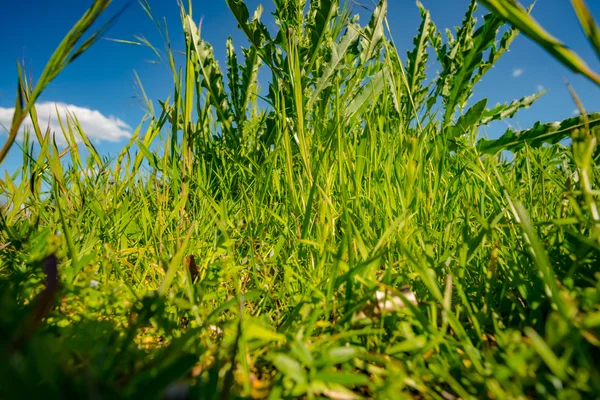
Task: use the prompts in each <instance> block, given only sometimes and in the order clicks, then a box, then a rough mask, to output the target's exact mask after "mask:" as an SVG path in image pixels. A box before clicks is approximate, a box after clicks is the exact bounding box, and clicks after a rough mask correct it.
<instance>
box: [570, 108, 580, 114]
mask: <svg viewBox="0 0 600 400" xmlns="http://www.w3.org/2000/svg"><path fill="white" fill-rule="evenodd" d="M571 115H581V113H580V112H579V109H577V108H576V109H574V110H573V111H572V112H571Z"/></svg>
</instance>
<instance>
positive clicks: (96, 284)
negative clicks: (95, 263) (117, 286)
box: [90, 279, 100, 289]
mask: <svg viewBox="0 0 600 400" xmlns="http://www.w3.org/2000/svg"><path fill="white" fill-rule="evenodd" d="M99 284H100V282H98V281H97V280H95V279H92V280H91V281H90V287H93V288H94V289H95V288H97V287H98V285H99Z"/></svg>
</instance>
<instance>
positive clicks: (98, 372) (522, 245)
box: [0, 0, 600, 399]
mask: <svg viewBox="0 0 600 400" xmlns="http://www.w3.org/2000/svg"><path fill="white" fill-rule="evenodd" d="M485 3H486V4H488V5H489V6H490V7H493V5H494V3H496V2H492V1H486V2H485ZM508 3H511V4H512V2H508ZM508 3H506V4H508ZM576 3H577V4H578V5H579V8H578V10H579V12H580V14H579V15H586V14H585V7H581V5H582V4H583V3H582V2H580V1H578V2H576ZM227 4H228V5H229V7H230V9H231V11H232V18H235V19H236V20H237V22H238V23H239V25H240V29H242V30H243V32H244V33H245V34H246V35H247V37H248V39H249V42H250V47H249V48H247V49H243V51H242V53H236V51H235V47H234V44H233V43H231V41H229V42H228V43H227V54H228V58H227V60H226V61H227V63H226V70H225V71H221V70H220V69H219V66H218V63H217V62H216V60H215V59H214V57H213V53H212V47H211V46H210V44H208V43H206V42H204V41H202V40H201V37H202V35H201V31H200V30H199V28H198V26H197V22H196V21H197V18H196V19H192V17H191V4H187V6H185V7H184V6H183V5H182V6H181V7H182V9H181V11H182V21H181V22H182V26H183V28H184V32H185V35H186V49H185V51H184V54H183V55H180V54H179V53H177V52H176V51H175V50H173V49H172V47H171V45H170V39H169V37H168V35H167V30H166V27H164V26H162V25H161V24H160V23H159V22H157V26H158V27H159V29H161V32H162V33H163V37H164V39H165V43H164V50H162V49H160V48H158V47H154V45H153V44H151V43H148V42H145V41H141V42H140V43H141V44H143V45H146V46H148V47H149V48H150V50H151V51H154V52H155V53H156V55H157V56H159V57H160V58H161V60H162V61H163V62H165V63H166V64H167V65H168V66H169V67H170V68H171V70H172V75H173V85H174V86H173V92H172V93H171V94H170V96H169V97H168V98H167V99H166V100H163V101H161V103H160V104H161V105H162V109H161V110H158V112H157V113H155V112H154V111H153V109H152V107H151V106H149V107H148V114H147V116H146V118H145V119H144V121H142V122H141V123H140V125H139V126H138V127H137V129H136V130H135V133H134V136H133V138H132V140H131V141H130V142H129V143H128V144H127V145H126V146H124V148H123V150H122V152H121V153H120V154H119V155H118V156H117V157H116V158H115V159H108V158H106V157H102V156H100V155H99V154H98V153H97V152H96V150H95V149H94V147H93V145H92V144H91V142H89V141H88V140H87V138H86V136H85V133H84V132H82V131H81V129H80V127H79V125H78V122H77V120H76V118H75V117H74V116H72V115H62V116H61V117H62V118H63V120H62V129H63V133H62V134H64V136H65V137H66V139H67V142H68V145H67V146H66V147H64V148H58V147H57V145H56V144H55V141H54V139H53V135H54V132H48V131H43V130H42V128H41V127H40V126H39V125H37V124H35V125H34V127H33V129H32V131H27V132H26V135H25V137H24V141H23V143H22V144H20V143H19V147H20V148H21V149H19V148H18V147H16V146H13V145H14V144H15V143H17V142H15V138H16V133H17V132H18V129H19V127H20V124H21V122H22V121H23V120H24V118H25V117H26V115H27V114H30V115H31V116H32V119H33V120H34V121H37V118H36V115H35V105H34V102H35V99H36V98H37V96H39V94H40V93H41V91H42V90H43V88H44V87H45V86H46V85H47V84H48V83H50V81H51V80H52V78H53V77H54V76H56V74H57V73H58V72H60V69H62V68H63V67H64V66H66V64H68V62H70V61H71V59H72V58H74V57H71V58H70V56H69V54H78V53H77V49H76V43H77V42H78V40H79V39H80V38H81V37H82V35H83V34H84V33H85V31H86V30H87V29H88V28H89V26H90V25H91V22H93V21H94V20H95V19H96V18H97V17H98V16H99V15H100V14H101V13H102V12H104V10H105V8H106V6H107V5H108V1H105V2H102V1H96V2H95V3H94V5H93V8H92V11H91V12H90V13H88V14H86V17H84V19H83V20H82V21H83V22H81V21H80V25H77V26H76V27H75V28H74V30H73V31H72V32H71V33H70V34H69V36H67V38H66V39H65V42H63V44H62V45H61V47H59V48H58V50H57V52H56V53H55V55H54V56H53V59H52V60H51V62H49V64H48V65H49V67H47V68H48V69H47V71H50V72H48V73H46V74H45V75H44V74H43V75H42V78H40V81H39V82H38V84H37V85H35V86H34V85H33V83H32V82H28V81H27V79H26V74H25V73H24V72H23V71H22V70H21V69H20V68H19V92H18V96H17V97H18V99H17V111H16V117H15V120H14V121H15V122H14V123H13V126H12V127H11V128H10V136H9V140H8V141H7V143H6V145H5V147H4V148H5V149H6V151H8V149H9V148H11V146H12V150H11V151H21V152H22V154H23V164H22V166H21V168H20V169H19V170H18V171H17V172H16V173H15V174H14V175H9V174H5V176H4V177H3V178H2V181H1V186H0V190H1V192H0V193H1V196H0V197H1V198H6V199H7V202H6V204H4V205H3V206H2V212H1V213H0V215H1V217H2V219H1V220H0V223H1V224H2V231H1V233H0V235H1V236H0V248H1V249H2V251H1V252H0V262H1V264H0V286H1V287H0V306H1V308H0V309H1V310H2V312H0V341H1V343H0V356H1V360H0V398H7V399H17V398H38V397H44V398H85V397H89V398H133V397H135V398H157V397H158V398H160V397H166V398H177V397H176V396H175V395H174V394H173V393H174V392H175V391H177V390H179V391H185V392H186V393H187V396H188V397H187V398H223V399H225V398H272V399H276V398H295V397H302V398H332V399H354V398H390V399H401V398H427V399H429V398H432V399H454V398H462V399H476V398H498V399H506V398H549V399H552V398H554V399H576V398H598V397H599V396H600V371H599V368H598V361H597V360H598V359H600V269H599V268H598V265H600V260H599V254H600V218H599V216H598V209H597V198H598V194H599V189H598V182H599V179H600V171H599V170H598V168H597V166H596V165H597V162H598V160H599V157H600V151H599V150H598V146H597V140H598V136H599V135H600V128H598V125H599V124H600V114H597V113H590V114H587V113H585V112H584V113H583V116H581V117H575V118H571V119H568V120H566V121H562V122H560V123H559V124H556V123H553V122H552V121H544V122H540V123H538V124H536V125H535V126H534V127H532V128H531V129H528V130H524V131H521V132H513V131H512V130H509V131H507V132H506V134H504V135H503V136H502V137H500V138H499V139H496V140H485V139H478V135H479V131H480V127H482V126H484V125H486V124H488V123H490V122H492V121H494V120H501V119H503V118H507V117H510V116H512V115H514V114H515V113H516V112H517V111H518V110H519V109H521V108H526V107H529V106H530V105H531V104H532V103H533V102H534V101H535V100H536V99H537V98H539V96H541V95H543V93H538V94H532V95H531V96H528V97H525V98H523V99H518V100H514V101H512V102H507V103H505V104H500V105H497V106H495V107H493V108H489V107H488V106H487V100H482V101H480V102H478V103H476V104H471V103H470V102H469V100H470V98H471V95H472V93H473V91H474V90H475V86H476V84H477V82H478V81H479V80H480V79H481V77H482V76H483V75H484V74H485V73H486V72H487V71H488V70H489V69H490V67H491V66H492V65H493V64H494V63H495V62H496V61H497V60H498V59H499V57H501V56H503V55H504V53H505V51H506V50H507V49H508V47H509V45H510V43H511V42H512V40H513V39H514V38H515V37H516V35H517V34H518V31H517V30H516V28H509V29H503V28H504V27H505V22H504V21H505V19H507V20H509V21H510V22H512V23H514V21H512V20H511V19H510V18H511V15H510V13H509V14H506V13H502V12H500V11H497V10H496V12H498V13H497V14H489V15H487V16H486V17H485V19H484V21H483V22H481V23H477V22H476V21H475V19H474V18H473V15H474V12H475V9H476V8H477V4H476V3H475V2H473V3H471V5H470V7H469V9H468V10H467V11H466V14H465V18H464V21H463V24H462V26H461V27H459V28H458V29H457V31H456V32H454V34H453V35H452V36H450V37H448V38H445V39H444V40H442V36H441V34H440V33H439V31H438V30H437V28H436V26H435V25H434V23H433V21H431V19H430V16H429V12H428V11H427V10H426V9H424V8H423V7H421V6H420V5H419V7H420V10H421V14H422V17H423V23H422V24H421V26H420V27H419V29H418V31H417V33H416V36H415V39H414V45H415V47H414V49H413V50H411V51H410V52H408V54H406V55H403V54H399V53H398V52H397V50H396V48H395V46H394V44H393V38H391V36H390V35H389V29H388V21H387V20H386V19H385V11H386V8H387V2H386V1H385V0H382V1H381V2H380V3H379V5H378V6H377V8H375V9H374V10H373V16H372V19H371V20H370V22H369V23H367V24H365V25H359V24H358V22H357V21H356V20H355V19H354V18H353V17H352V13H351V10H349V9H348V8H345V7H340V5H339V4H338V3H337V2H336V1H332V0H321V1H315V2H312V3H311V4H310V6H309V7H308V11H305V7H304V2H301V1H299V0H275V5H276V9H277V11H276V19H277V21H278V24H279V29H280V31H279V32H276V33H274V32H269V31H268V30H267V28H266V27H265V25H263V24H262V23H261V22H260V14H261V9H260V8H259V10H257V11H256V12H255V13H254V14H251V12H249V10H248V9H247V8H246V6H245V5H244V4H243V3H242V2H241V1H240V0H227ZM141 5H142V7H144V8H145V9H146V11H147V12H148V16H149V17H150V18H154V17H153V15H152V12H151V10H150V6H149V5H148V4H147V3H145V2H142V3H141ZM515 7H516V6H515ZM492 9H493V8H492ZM581 10H584V11H581ZM513 11H514V10H513ZM515 13H516V11H515ZM251 15H253V16H252V17H251ZM514 15H517V17H518V21H523V20H524V18H525V17H524V15H525V16H526V15H527V14H526V13H523V14H518V13H517V14H514ZM587 15H588V17H589V13H588V14H587ZM85 18H87V19H85ZM580 19H581V20H582V21H585V23H586V24H587V25H585V26H586V29H587V30H586V32H588V31H589V32H590V34H589V36H590V38H591V40H592V39H593V38H595V36H594V35H597V29H596V28H595V27H596V25H595V23H594V22H593V19H591V17H589V18H583V17H581V18H580ZM515 26H516V27H519V28H521V29H522V27H521V26H519V25H518V23H516V24H515ZM531 26H534V25H531ZM500 32H504V33H503V34H501V33H500ZM533 32H534V33H535V29H533ZM100 33H101V32H100ZM100 33H99V34H100ZM91 37H92V40H91V41H89V42H84V47H83V48H82V49H87V47H89V45H90V44H92V43H93V41H94V39H95V38H96V37H98V36H93V35H92V36H91ZM542 39H544V37H542ZM123 42H124V44H123V45H127V44H131V43H136V44H137V42H131V41H123ZM593 43H595V42H594V41H593V40H592V44H593ZM555 44H556V43H555ZM91 51H93V49H92V50H91ZM561 54H563V55H564V53H561ZM431 57H435V58H436V59H437V60H438V62H439V63H440V68H439V71H440V72H439V74H438V75H431V71H426V68H425V65H426V63H427V62H428V59H429V58H431ZM569 60H571V61H573V60H578V58H577V59H575V58H573V57H571V58H569ZM559 61H563V62H564V59H562V58H560V57H559ZM180 64H181V67H179V65H180ZM56 65H59V66H60V69H57V67H56ZM571 66H572V67H573V68H576V67H577V63H575V64H573V65H571ZM259 68H266V69H268V70H270V71H271V72H272V79H271V80H270V82H263V84H264V85H268V95H267V96H266V98H265V99H264V100H265V103H266V104H267V106H266V107H265V106H263V107H261V106H260V105H259V102H258V100H259V99H258V93H260V86H259V82H258V81H257V71H258V69H259ZM584 72H585V71H584ZM588 76H589V77H591V76H592V75H589V74H588ZM428 77H429V78H431V79H427V78H428ZM426 82H430V83H426ZM590 84H593V83H590ZM574 99H575V100H576V96H575V95H574ZM146 101H147V103H148V104H150V103H151V100H149V99H146ZM371 104H373V106H371ZM580 107H582V106H581V105H580ZM42 125H43V124H42ZM56 134H60V133H56ZM31 137H35V139H30V138H31ZM567 138H570V139H571V141H570V142H568V144H565V143H566V142H565V140H564V139H567ZM37 143H39V144H37ZM506 150H508V151H511V152H513V156H512V158H511V159H510V160H507V159H506V158H505V157H503V156H502V154H503V153H502V151H506ZM6 151H3V152H2V154H1V157H0V160H1V159H3V158H4V156H5V154H6ZM385 300H388V301H389V303H387V305H385ZM394 304H395V306H392V305H394Z"/></svg>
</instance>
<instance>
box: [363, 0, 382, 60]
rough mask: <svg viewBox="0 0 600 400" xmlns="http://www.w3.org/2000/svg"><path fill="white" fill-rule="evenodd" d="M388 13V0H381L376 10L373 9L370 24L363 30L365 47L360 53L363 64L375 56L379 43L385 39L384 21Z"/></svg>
mask: <svg viewBox="0 0 600 400" xmlns="http://www.w3.org/2000/svg"><path fill="white" fill-rule="evenodd" d="M386 13H387V0H381V1H380V2H379V4H378V5H377V7H375V11H373V14H372V15H371V20H370V21H369V25H368V26H367V27H366V28H365V29H364V32H363V37H362V40H361V44H362V48H363V49H362V51H361V54H360V60H361V62H362V63H363V64H365V63H366V62H367V61H369V60H371V59H372V58H373V57H374V56H375V53H376V51H377V49H378V48H379V45H380V44H381V42H382V40H383V39H384V35H383V33H384V32H383V21H384V20H385V15H386Z"/></svg>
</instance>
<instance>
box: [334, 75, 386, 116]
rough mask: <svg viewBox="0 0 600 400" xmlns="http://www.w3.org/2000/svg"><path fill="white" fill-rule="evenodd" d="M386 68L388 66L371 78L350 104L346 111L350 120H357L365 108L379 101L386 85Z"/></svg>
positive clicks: (345, 114) (345, 113)
mask: <svg viewBox="0 0 600 400" xmlns="http://www.w3.org/2000/svg"><path fill="white" fill-rule="evenodd" d="M386 70H387V68H383V69H382V70H380V71H379V72H377V73H376V74H375V75H373V76H372V77H371V78H370V80H369V82H368V83H367V84H366V85H365V86H364V87H363V88H362V89H361V91H360V92H359V93H358V94H357V95H356V96H355V97H354V98H353V99H352V101H351V102H350V104H348V106H347V107H346V110H345V112H344V117H346V118H347V119H348V120H349V121H353V120H356V119H357V118H360V116H361V115H362V114H363V113H364V111H365V109H367V108H368V107H369V106H370V105H371V104H374V103H375V102H377V98H378V97H379V95H380V94H381V91H382V90H383V88H384V86H385V79H384V78H385V72H386Z"/></svg>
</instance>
